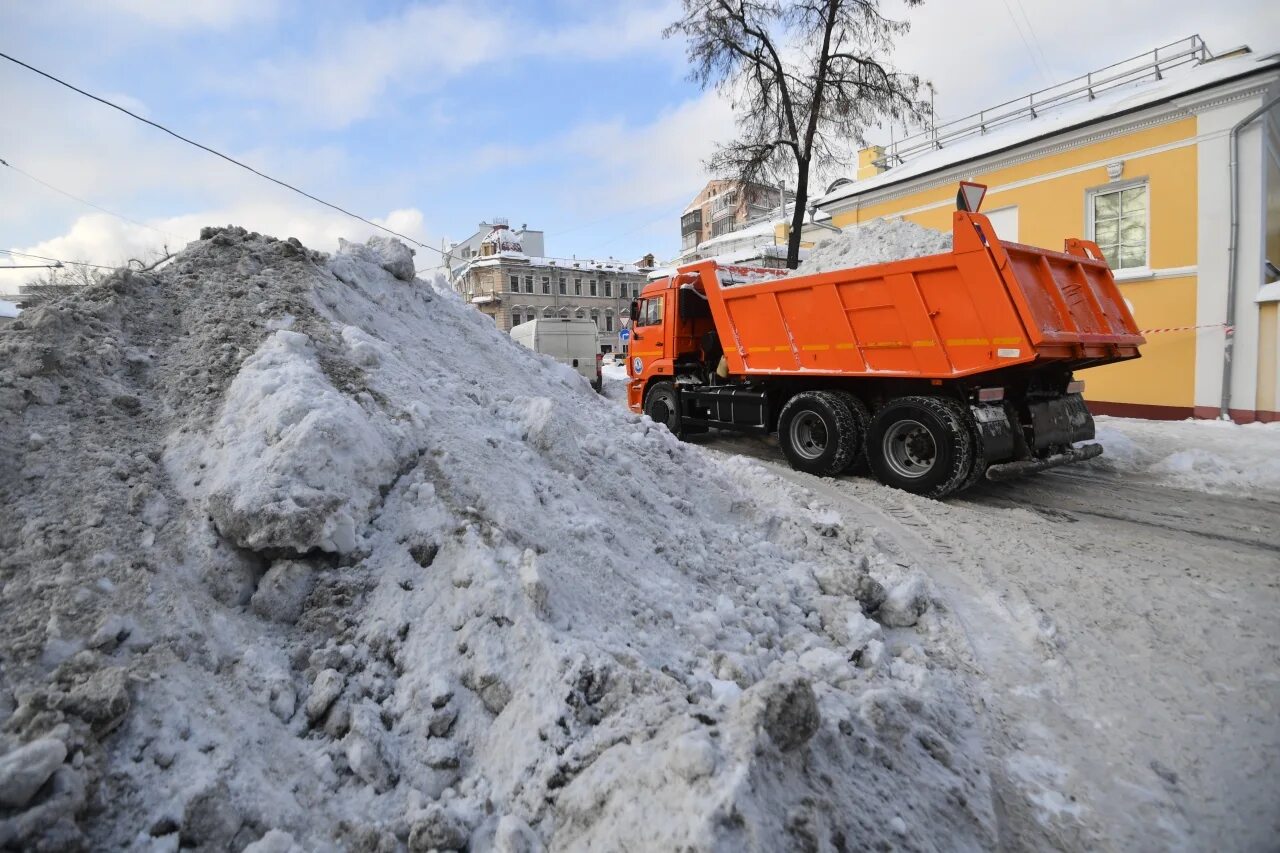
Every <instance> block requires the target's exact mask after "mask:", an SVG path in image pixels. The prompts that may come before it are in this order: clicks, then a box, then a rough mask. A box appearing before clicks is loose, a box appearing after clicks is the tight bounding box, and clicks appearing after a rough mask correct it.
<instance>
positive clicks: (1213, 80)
mask: <svg viewBox="0 0 1280 853" xmlns="http://www.w3.org/2000/svg"><path fill="white" fill-rule="evenodd" d="M1277 68H1280V53H1276V52H1264V53H1244V54H1241V55H1238V56H1226V57H1224V58H1222V59H1214V60H1210V61H1208V62H1203V63H1197V64H1194V65H1191V64H1188V65H1181V66H1178V67H1176V68H1173V69H1171V70H1168V71H1166V72H1164V74H1163V77H1162V79H1148V80H1145V81H1143V82H1133V83H1126V84H1124V85H1121V86H1117V87H1116V88H1113V89H1110V90H1108V91H1106V92H1103V93H1101V94H1098V95H1097V96H1096V97H1094V98H1093V99H1089V98H1088V96H1087V93H1082V94H1081V96H1080V98H1079V99H1078V100H1069V101H1065V102H1062V103H1060V104H1059V105H1056V106H1049V107H1047V108H1043V109H1039V110H1037V113H1036V114H1035V115H1031V114H1028V115H1026V116H1025V117H1023V118H1019V119H1018V120H1016V121H1012V122H1010V123H1009V124H1006V125H1004V126H1002V127H999V128H996V129H994V130H989V131H987V132H986V133H982V134H979V133H977V132H976V131H975V132H974V133H973V135H970V136H967V137H966V138H963V139H958V140H956V141H955V142H952V143H944V144H943V145H942V147H940V148H936V149H934V150H931V151H927V152H926V153H923V154H920V155H917V156H915V157H913V158H911V159H909V160H907V161H906V162H905V163H901V164H899V165H895V166H892V167H890V168H889V169H887V170H886V171H884V172H881V173H880V174H878V175H875V176H873V177H870V178H866V179H864V180H859V181H853V182H850V183H846V184H843V185H841V186H839V187H836V188H835V189H833V190H832V191H831V192H829V193H827V194H825V195H823V196H820V197H819V198H818V199H817V203H818V204H819V205H829V204H834V203H837V202H839V201H841V200H844V199H848V198H854V197H857V196H860V195H863V194H865V193H868V192H872V191H873V190H879V189H883V188H885V187H889V186H893V185H895V184H899V183H902V182H904V181H909V180H911V179H913V178H918V177H921V176H923V175H928V174H931V173H933V172H937V171H940V170H942V169H944V168H948V167H952V166H958V165H961V164H963V163H965V162H968V161H970V160H976V159H979V158H981V157H986V156H988V155H991V154H996V153H999V152H1001V151H1006V150H1008V149H1011V148H1015V147H1017V146H1020V145H1024V144H1027V143H1030V142H1034V141H1037V140H1040V139H1044V138H1046V137H1051V136H1055V135H1057V134H1061V133H1064V132H1066V131H1069V130H1073V129H1076V128H1080V127H1084V126H1087V125H1090V124H1095V123H1097V122H1100V121H1104V120H1106V119H1110V118H1115V117H1117V116H1120V115H1123V114H1126V113H1130V112H1134V111H1136V110H1140V109H1144V108H1147V107H1152V106H1155V105H1157V104H1161V103H1165V102H1168V101H1170V100H1172V99H1174V98H1177V97H1180V96H1184V95H1189V94H1191V93H1193V92H1196V91H1199V90H1202V89H1206V88H1209V87H1211V86H1215V85H1219V84H1222V83H1226V82H1229V81H1232V80H1237V79H1240V78H1243V77H1247V76H1249V75H1252V74H1258V73H1261V72H1264V71H1268V70H1275V69H1277ZM1152 77H1153V78H1154V70H1153V74H1152Z"/></svg>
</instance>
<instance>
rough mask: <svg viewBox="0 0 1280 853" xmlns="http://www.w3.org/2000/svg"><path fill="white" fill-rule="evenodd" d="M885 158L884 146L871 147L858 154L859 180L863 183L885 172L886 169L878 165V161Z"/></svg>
mask: <svg viewBox="0 0 1280 853" xmlns="http://www.w3.org/2000/svg"><path fill="white" fill-rule="evenodd" d="M883 158H884V146H882V145H870V146H868V147H866V148H863V149H862V150H860V151H859V152H858V180H860V181H863V180H866V179H867V178H872V177H875V176H876V175H878V174H880V173H881V172H883V171H884V168H883V167H882V166H877V165H876V161H877V160H882V159H883Z"/></svg>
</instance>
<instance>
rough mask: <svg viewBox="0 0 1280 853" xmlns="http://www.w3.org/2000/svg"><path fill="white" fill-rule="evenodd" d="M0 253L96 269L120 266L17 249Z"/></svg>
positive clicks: (0, 250) (109, 268) (9, 268)
mask: <svg viewBox="0 0 1280 853" xmlns="http://www.w3.org/2000/svg"><path fill="white" fill-rule="evenodd" d="M0 253H2V254H5V255H19V256H21V257H24V258H35V259H36V260H37V261H48V262H49V263H51V264H68V265H70V266H73V267H92V268H94V269H96V270H114V269H119V267H108V266H104V265H102V264H91V263H87V262H85V261H64V260H62V259H61V258H46V257H45V256H44V255H33V254H31V253H30V252H19V251H18V250H17V249H0ZM0 269H6V270H11V269H19V267H0Z"/></svg>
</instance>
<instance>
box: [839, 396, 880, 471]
mask: <svg viewBox="0 0 1280 853" xmlns="http://www.w3.org/2000/svg"><path fill="white" fill-rule="evenodd" d="M831 393H832V394H835V395H836V396H837V397H839V398H840V399H841V400H842V401H843V402H844V404H845V406H847V407H848V408H849V414H851V415H853V423H854V425H855V426H856V427H857V436H856V437H855V447H854V450H853V458H852V459H850V460H849V464H848V466H846V467H845V471H849V472H852V473H855V474H863V473H866V470H867V430H869V429H870V428H871V409H869V408H868V407H867V404H866V403H864V402H862V400H861V399H860V398H859V397H858V396H857V395H855V394H854V393H853V392H852V391H832V392H831Z"/></svg>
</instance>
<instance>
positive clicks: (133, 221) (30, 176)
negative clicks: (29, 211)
mask: <svg viewBox="0 0 1280 853" xmlns="http://www.w3.org/2000/svg"><path fill="white" fill-rule="evenodd" d="M0 166H8V167H9V168H10V169H12V170H13V171H15V172H17V173H18V174H19V175H22V176H23V177H24V178H26V179H28V180H30V181H35V182H36V183H37V184H39V185H40V186H42V187H45V188H47V189H51V190H53V191H54V192H56V193H57V194H58V195H63V196H66V197H67V198H69V199H71V200H72V201H78V202H80V203H81V204H87V205H88V206H89V207H92V208H93V209H94V210H101V211H102V212H103V213H105V214H108V215H109V216H114V217H115V218H116V219H119V220H121V221H123V222H128V223H129V224H131V225H137V226H140V227H142V228H147V229H149V230H151V231H154V232H156V233H157V234H163V235H165V236H166V237H172V238H173V239H175V240H177V239H178V237H177V235H175V234H171V233H169V232H168V231H165V230H163V229H160V228H155V227H153V226H151V225H148V224H147V223H145V222H139V221H138V220H136V219H130V218H129V217H127V216H124V215H122V214H119V213H116V212H115V211H114V210H107V209H106V208H105V207H102V206H101V205H97V204H94V203H93V202H91V201H87V200H85V199H83V198H80V197H79V196H74V195H72V194H71V193H69V192H67V191H66V190H60V189H58V188H57V187H55V186H54V185H53V184H51V183H48V182H47V181H42V180H40V179H39V178H37V177H36V176H35V175H33V174H31V173H30V172H25V171H23V170H22V169H19V168H18V167H17V166H15V165H13V164H12V163H10V162H8V161H6V160H5V159H4V158H2V157H0Z"/></svg>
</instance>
